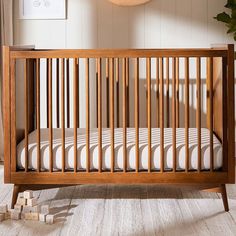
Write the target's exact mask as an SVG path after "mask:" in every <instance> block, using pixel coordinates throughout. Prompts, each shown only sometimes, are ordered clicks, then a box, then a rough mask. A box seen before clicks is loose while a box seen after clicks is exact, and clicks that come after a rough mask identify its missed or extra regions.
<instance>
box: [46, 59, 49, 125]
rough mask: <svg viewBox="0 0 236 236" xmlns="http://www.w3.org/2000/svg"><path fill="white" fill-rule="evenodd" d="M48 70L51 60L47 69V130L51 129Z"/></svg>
mask: <svg viewBox="0 0 236 236" xmlns="http://www.w3.org/2000/svg"><path fill="white" fill-rule="evenodd" d="M48 68H49V59H47V68H46V71H47V75H46V86H47V88H46V106H47V128H49V106H48V105H49V102H48V99H49V84H48V83H49V78H48V74H49V73H48Z"/></svg>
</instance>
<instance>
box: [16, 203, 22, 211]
mask: <svg viewBox="0 0 236 236" xmlns="http://www.w3.org/2000/svg"><path fill="white" fill-rule="evenodd" d="M14 210H16V211H18V212H21V211H22V205H18V204H15V206H14Z"/></svg>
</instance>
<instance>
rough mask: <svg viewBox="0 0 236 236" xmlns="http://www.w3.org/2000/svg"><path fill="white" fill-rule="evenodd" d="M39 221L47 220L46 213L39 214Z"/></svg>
mask: <svg viewBox="0 0 236 236" xmlns="http://www.w3.org/2000/svg"><path fill="white" fill-rule="evenodd" d="M39 221H41V222H46V214H42V213H40V214H39Z"/></svg>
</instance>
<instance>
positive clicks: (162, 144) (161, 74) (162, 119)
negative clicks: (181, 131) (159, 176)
mask: <svg viewBox="0 0 236 236" xmlns="http://www.w3.org/2000/svg"><path fill="white" fill-rule="evenodd" d="M163 67H164V66H163V58H160V155H161V156H160V167H161V168H160V171H161V172H163V171H164V68H163Z"/></svg>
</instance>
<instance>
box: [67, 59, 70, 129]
mask: <svg viewBox="0 0 236 236" xmlns="http://www.w3.org/2000/svg"><path fill="white" fill-rule="evenodd" d="M66 108H67V112H66V114H67V128H70V59H69V58H67V59H66Z"/></svg>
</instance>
